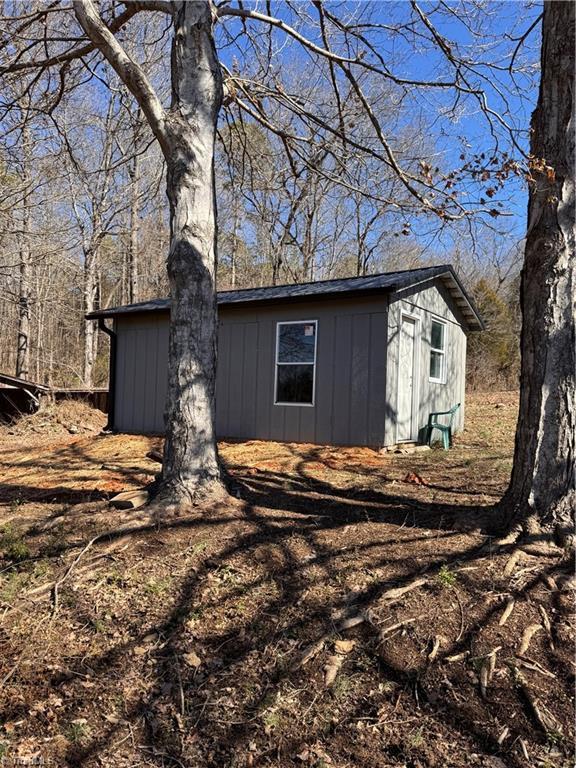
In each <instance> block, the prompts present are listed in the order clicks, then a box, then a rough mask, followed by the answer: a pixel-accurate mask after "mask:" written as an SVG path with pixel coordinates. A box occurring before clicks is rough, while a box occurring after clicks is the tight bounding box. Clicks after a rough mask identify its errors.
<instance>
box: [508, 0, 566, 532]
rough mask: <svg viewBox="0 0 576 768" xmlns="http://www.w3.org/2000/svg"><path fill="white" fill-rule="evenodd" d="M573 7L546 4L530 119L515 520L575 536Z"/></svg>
mask: <svg viewBox="0 0 576 768" xmlns="http://www.w3.org/2000/svg"><path fill="white" fill-rule="evenodd" d="M574 11H575V5H574V3H572V2H551V1H548V2H545V4H544V18H543V26H542V78H541V83H540V94H539V98H538V104H537V106H536V110H535V111H534V114H533V116H532V139H531V154H532V156H533V158H534V163H533V164H534V169H533V173H532V175H533V177H534V182H533V183H532V184H531V186H530V196H529V203H528V231H527V240H526V249H525V257H524V267H523V270H522V284H521V306H522V319H523V323H522V337H521V351H522V366H521V378H520V413H519V418H518V425H517V431H516V444H515V451H514V465H513V470H512V477H511V481H510V486H509V488H508V491H507V493H506V495H505V497H504V499H503V505H502V506H503V509H504V510H505V512H506V515H507V517H508V523H511V524H516V523H520V524H521V525H522V526H523V527H524V528H525V529H528V531H529V532H533V531H534V529H535V528H536V529H541V530H547V531H552V530H553V531H555V532H556V533H557V534H560V536H561V538H565V537H566V535H569V536H570V535H572V536H573V534H574V512H575V510H576V478H575V472H576V470H575V462H576V403H575V401H576V394H575V377H576V335H575V303H574V289H575V281H574V272H575V256H574V243H575V233H574V217H575V207H574V162H575V157H574V127H575V126H574V99H573V96H574V93H573V90H574V24H575V13H574Z"/></svg>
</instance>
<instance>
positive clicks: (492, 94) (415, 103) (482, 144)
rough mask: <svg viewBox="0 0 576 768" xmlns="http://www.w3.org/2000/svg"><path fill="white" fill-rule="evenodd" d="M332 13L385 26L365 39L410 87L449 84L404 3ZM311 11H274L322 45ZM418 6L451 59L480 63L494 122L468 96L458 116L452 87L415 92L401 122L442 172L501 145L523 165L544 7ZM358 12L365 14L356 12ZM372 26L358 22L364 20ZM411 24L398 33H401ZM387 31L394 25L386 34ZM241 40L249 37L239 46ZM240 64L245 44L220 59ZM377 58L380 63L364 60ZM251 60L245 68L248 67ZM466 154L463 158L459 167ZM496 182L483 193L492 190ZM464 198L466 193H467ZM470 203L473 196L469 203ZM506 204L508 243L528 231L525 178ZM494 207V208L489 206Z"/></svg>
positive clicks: (474, 77) (282, 44)
mask: <svg viewBox="0 0 576 768" xmlns="http://www.w3.org/2000/svg"><path fill="white" fill-rule="evenodd" d="M479 5H481V6H482V11H481V13H476V8H477V6H479ZM246 7H250V8H254V9H256V10H258V11H259V12H261V13H267V9H266V5H265V4H264V3H262V2H254V3H252V4H250V5H247V6H246ZM326 7H327V8H328V9H329V10H330V11H332V12H333V13H334V15H336V16H338V17H340V18H344V17H345V16H346V15H347V14H351V13H355V14H356V15H357V16H358V15H360V16H364V15H369V16H370V21H371V22H372V23H374V24H376V25H382V28H381V29H380V30H378V29H375V28H374V27H372V28H371V29H370V31H369V32H367V35H369V36H370V39H371V40H372V41H373V42H374V43H375V45H376V48H377V53H379V54H380V55H381V56H382V57H383V58H384V60H385V62H388V61H390V62H391V69H393V71H394V74H395V75H396V76H399V77H402V78H406V79H412V80H419V81H422V80H435V81H438V80H445V81H446V80H452V79H453V77H454V70H453V67H452V65H451V64H450V62H449V60H448V59H447V57H446V56H445V55H444V54H443V52H442V50H441V48H440V46H439V45H438V44H437V42H433V41H432V40H431V39H430V38H431V37H432V33H431V32H430V30H429V29H428V28H427V27H426V25H425V23H424V22H423V20H422V19H421V18H420V16H419V15H418V13H417V10H414V9H413V8H412V7H411V5H410V3H409V2H407V0H401V1H400V2H376V3H361V4H360V5H358V4H356V3H347V2H332V3H329V4H327V6H326ZM293 8H297V9H305V10H306V13H309V14H310V19H311V22H312V23H311V24H309V25H307V23H306V21H305V20H304V21H303V20H302V19H298V18H297V17H296V16H295V14H294V10H293ZM311 8H312V7H311V5H310V4H304V3H300V4H297V5H294V4H293V6H292V9H291V8H290V6H289V5H286V4H283V3H273V4H272V14H273V15H276V16H280V17H281V18H283V19H285V20H286V21H287V22H288V23H291V24H294V25H298V24H301V27H300V28H301V29H302V31H303V32H304V33H305V34H307V36H309V37H310V38H311V39H312V40H313V41H314V42H315V43H318V44H322V41H321V38H320V37H319V34H318V29H317V27H316V26H315V25H314V23H313V22H314V21H315V16H314V11H313V8H312V10H310V9H311ZM419 8H420V9H421V11H422V13H423V14H425V15H426V16H427V17H428V18H429V20H430V22H431V23H432V24H433V25H434V26H435V29H436V31H437V32H438V34H439V35H440V36H441V37H442V39H443V40H444V41H446V43H447V44H448V45H449V46H450V48H451V49H452V50H454V51H456V50H457V51H458V52H459V53H460V56H461V57H462V58H463V59H465V60H469V61H471V62H472V61H473V62H474V67H473V68H472V69H470V70H467V71H466V74H467V77H468V78H469V82H470V84H471V85H472V87H474V88H480V89H482V90H483V92H484V94H485V97H486V102H487V105H488V107H489V108H490V109H491V110H493V112H494V115H493V116H492V117H491V118H490V120H487V118H486V114H485V113H484V112H483V111H482V109H481V108H480V106H479V104H478V102H477V100H476V99H475V98H474V97H472V96H469V95H468V96H461V97H460V99H459V102H458V103H457V104H456V108H455V109H454V108H453V107H454V99H455V91H454V89H418V88H412V89H409V92H408V94H407V96H406V100H405V102H404V104H408V108H407V109H406V111H405V113H404V115H403V118H402V119H403V120H405V121H406V123H409V122H410V121H411V120H414V121H417V120H422V121H423V123H425V124H426V125H427V129H426V131H427V135H426V139H427V141H429V142H430V143H431V144H432V145H433V146H434V150H435V157H434V158H432V160H431V164H433V165H434V164H436V163H437V164H438V165H440V166H441V168H443V169H456V168H458V167H460V166H462V164H463V162H466V161H467V160H469V159H470V158H471V156H473V155H474V154H481V153H482V152H485V153H486V155H487V157H491V156H492V153H493V152H494V148H495V146H498V148H499V150H500V152H503V151H506V152H508V153H509V154H510V155H511V156H515V157H516V158H517V159H519V160H522V150H523V151H525V152H526V151H527V150H528V136H529V134H528V129H529V123H530V115H531V113H532V110H533V109H534V106H535V103H536V98H537V87H538V81H539V71H538V64H539V50H540V24H539V23H538V24H535V22H536V21H537V19H538V17H539V15H540V13H541V10H542V5H541V3H540V2H486V3H483V4H480V3H476V2H470V0H463V1H462V2H454V3H448V2H444V3H443V2H434V3H431V2H422V3H419ZM358 9H360V10H358ZM363 20H367V19H360V18H359V19H358V21H363ZM410 22H413V26H409V27H407V28H405V29H404V30H403V31H402V34H398V33H397V28H398V26H400V25H407V24H410ZM225 24H226V26H227V27H228V28H231V29H232V30H235V31H239V30H240V25H239V22H238V21H237V20H231V19H227V20H225ZM248 24H249V26H250V28H251V29H254V30H258V29H262V27H259V23H258V22H254V21H249V22H248ZM532 25H534V28H533V29H532V31H531V32H530V34H529V35H528V36H527V38H526V40H525V41H524V42H523V43H522V44H521V45H519V46H518V43H519V42H520V38H521V37H522V36H523V35H524V34H525V33H526V32H527V30H528V29H529V28H530V27H531V26H532ZM383 27H387V28H386V29H384V28H383ZM240 39H241V40H242V38H240ZM273 39H274V45H275V46H276V61H278V60H280V61H281V62H282V64H289V63H290V62H293V61H294V60H295V59H296V60H298V61H299V62H300V63H302V64H303V66H306V62H307V61H311V57H310V55H309V54H308V53H307V52H306V51H304V50H303V49H302V47H301V46H300V45H299V44H298V43H296V42H294V41H291V42H290V41H289V42H288V45H286V39H287V38H286V36H285V34H284V33H283V32H282V31H280V30H276V31H275V32H274V38H273ZM517 47H518V50H517V51H516V54H515V60H514V76H512V75H511V74H510V72H508V66H509V64H510V62H511V59H512V55H513V53H514V51H515V50H516V48H517ZM234 55H236V58H237V60H238V58H239V59H240V61H239V69H240V71H242V70H243V68H244V67H243V65H244V64H245V63H246V62H247V61H248V62H249V55H250V52H249V50H248V51H247V49H246V48H245V42H239V43H238V47H237V50H236V52H235V53H233V52H232V51H230V50H222V51H221V56H222V59H223V61H224V62H225V63H226V64H227V65H229V64H231V62H232V59H233V58H234ZM367 56H368V57H370V58H371V60H375V58H374V55H373V54H371V53H368V54H367ZM242 59H244V61H242ZM502 121H505V122H506V124H507V126H508V127H509V128H511V129H512V132H513V135H514V140H515V141H516V142H517V144H518V146H517V147H514V146H513V142H512V141H511V140H510V135H509V133H508V130H507V129H506V127H504V125H502ZM462 155H464V156H465V160H464V161H463V160H462V159H461V157H462ZM491 184H492V182H488V183H487V184H485V185H484V189H486V187H490V186H491ZM479 189H480V187H479V185H477V184H475V185H473V186H472V185H470V186H469V190H470V191H469V194H470V198H469V199H470V200H472V196H476V197H478V196H479V194H484V191H482V190H480V192H478V190H479ZM464 195H466V192H464ZM464 199H466V198H464ZM496 200H500V202H501V204H502V207H501V209H500V210H502V211H503V212H506V213H508V214H510V215H509V216H507V217H501V218H498V219H497V220H496V221H494V220H490V219H489V218H487V221H488V222H489V223H490V224H492V225H495V226H497V227H498V228H501V229H502V230H503V231H505V232H507V234H506V235H504V237H507V238H508V239H510V240H514V239H516V241H517V240H519V239H521V237H522V235H523V233H524V229H525V226H526V204H527V189H526V185H525V182H524V181H523V180H522V179H518V178H514V177H513V176H511V177H510V178H509V179H508V180H507V181H506V184H505V186H504V188H503V189H502V190H499V192H498V195H497V197H495V198H494V201H496ZM490 202H491V201H490V200H489V199H487V203H488V204H490ZM411 223H412V232H413V233H414V234H415V236H417V237H419V238H421V239H423V241H425V240H426V232H427V227H428V226H429V225H428V223H426V222H422V223H420V222H419V221H418V220H415V221H413V222H411ZM461 236H462V231H461V230H458V229H455V230H453V231H451V230H450V229H449V228H447V229H446V230H445V232H444V235H443V238H444V239H443V242H442V243H441V245H442V247H446V246H447V245H455V244H456V243H457V242H458V239H459V238H460V237H461Z"/></svg>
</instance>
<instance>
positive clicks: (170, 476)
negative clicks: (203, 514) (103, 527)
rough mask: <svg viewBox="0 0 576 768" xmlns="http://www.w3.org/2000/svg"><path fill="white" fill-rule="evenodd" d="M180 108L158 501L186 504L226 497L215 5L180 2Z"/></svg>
mask: <svg viewBox="0 0 576 768" xmlns="http://www.w3.org/2000/svg"><path fill="white" fill-rule="evenodd" d="M174 6H175V9H174V38H173V44H172V106H171V109H170V110H169V112H168V113H167V117H166V127H165V130H166V140H165V141H166V146H165V147H164V154H165V157H166V164H167V194H168V199H169V201H170V223H171V242H170V252H169V255H168V277H169V281H170V295H171V318H170V343H169V362H168V397H167V404H166V442H165V448H164V465H163V472H162V479H161V484H160V495H161V497H166V498H167V499H169V500H170V501H175V502H177V503H186V502H192V501H194V500H195V499H196V498H197V497H198V496H199V495H202V496H203V495H205V494H208V493H212V492H213V491H215V490H216V491H218V490H220V465H219V461H218V453H217V447H216V436H215V429H214V389H215V381H216V340H217V314H216V285H215V280H216V201H215V188H214V165H213V159H214V142H215V136H216V123H217V120H218V113H219V110H220V105H221V103H222V76H221V71H220V66H219V64H218V59H217V55H216V49H215V45H214V39H213V32H212V17H211V6H210V3H208V2H190V3H188V2H179V3H174Z"/></svg>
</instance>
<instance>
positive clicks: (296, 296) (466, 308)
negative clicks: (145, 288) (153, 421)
mask: <svg viewBox="0 0 576 768" xmlns="http://www.w3.org/2000/svg"><path fill="white" fill-rule="evenodd" d="M433 278H439V279H441V280H442V282H443V283H444V284H445V285H446V288H447V289H448V291H449V292H450V295H451V296H452V298H453V300H454V302H455V304H456V305H457V306H458V308H459V310H460V311H461V312H462V315H463V316H464V318H465V320H466V322H467V324H468V328H469V329H470V330H472V331H479V330H482V329H483V328H484V323H483V322H482V318H481V317H480V314H479V313H478V310H477V309H476V307H475V306H474V303H473V301H472V299H471V298H470V297H469V296H468V294H467V292H466V290H465V288H464V286H463V285H462V283H461V281H460V279H459V278H458V276H457V274H456V272H455V271H454V269H453V268H452V267H451V266H450V265H449V264H443V265H441V266H437V267H421V268H419V269H408V270H403V271H399V272H384V273H382V274H379V275H368V276H367V277H348V278H342V279H337V280H319V281H317V282H312V283H296V284H293V285H274V286H270V287H266V288H246V289H243V290H239V291H218V294H217V301H218V305H219V306H220V305H230V304H237V305H238V304H257V303H259V302H269V301H274V302H278V301H298V300H301V299H307V298H315V297H324V298H328V297H329V296H331V295H338V296H355V295H361V294H364V293H380V292H386V293H388V292H392V291H398V290H402V289H403V288H411V287H414V286H416V285H418V284H419V283H423V282H426V281H428V280H431V279H433ZM169 310H170V299H152V300H151V301H141V302H139V303H138V304H128V305H126V306H122V307H110V308H109V309H99V310H97V311H96V312H90V313H89V314H87V315H86V319H87V320H96V319H99V318H107V317H117V316H119V315H132V314H142V313H148V312H168V311H169Z"/></svg>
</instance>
